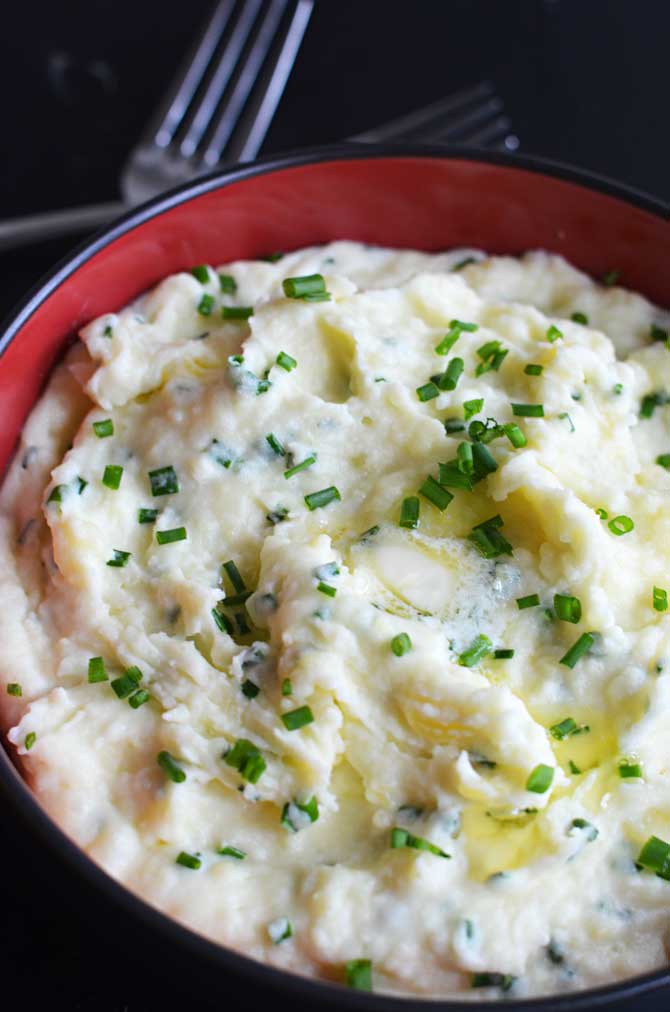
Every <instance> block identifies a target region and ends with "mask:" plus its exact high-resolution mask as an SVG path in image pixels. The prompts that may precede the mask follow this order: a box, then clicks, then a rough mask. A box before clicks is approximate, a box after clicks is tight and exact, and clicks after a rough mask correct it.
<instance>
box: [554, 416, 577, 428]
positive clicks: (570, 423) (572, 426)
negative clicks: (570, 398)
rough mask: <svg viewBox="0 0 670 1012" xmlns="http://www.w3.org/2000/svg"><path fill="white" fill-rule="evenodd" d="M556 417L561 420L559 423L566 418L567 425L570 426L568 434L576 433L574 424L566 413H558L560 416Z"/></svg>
mask: <svg viewBox="0 0 670 1012" xmlns="http://www.w3.org/2000/svg"><path fill="white" fill-rule="evenodd" d="M558 417H559V418H560V419H561V421H563V419H564V418H567V420H568V424H569V426H570V432H576V431H577V430H576V429H575V423H574V422H573V420H572V418H570V415H569V414H568V412H567V411H561V413H560V415H559V416H558Z"/></svg>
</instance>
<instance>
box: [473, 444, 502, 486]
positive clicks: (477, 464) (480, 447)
mask: <svg viewBox="0 0 670 1012" xmlns="http://www.w3.org/2000/svg"><path fill="white" fill-rule="evenodd" d="M472 457H473V460H474V468H475V475H476V477H477V478H485V477H486V475H487V474H493V472H494V471H497V470H498V465H497V464H496V462H495V459H494V457H493V455H492V454H491V451H490V450H489V449H488V447H486V446H484V444H483V443H473V444H472Z"/></svg>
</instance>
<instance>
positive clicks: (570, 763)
mask: <svg viewBox="0 0 670 1012" xmlns="http://www.w3.org/2000/svg"><path fill="white" fill-rule="evenodd" d="M568 768H569V769H570V772H571V773H572V775H573V777H578V776H579V774H580V773H581V772H582V771H581V770H580V768H579V766H577V764H576V763H573V761H572V759H568Z"/></svg>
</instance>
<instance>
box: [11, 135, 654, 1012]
mask: <svg viewBox="0 0 670 1012" xmlns="http://www.w3.org/2000/svg"><path fill="white" fill-rule="evenodd" d="M669 215H670V210H669V209H668V208H667V207H666V206H665V205H663V204H662V203H661V202H659V201H655V200H654V199H652V198H650V197H647V196H645V195H644V194H641V193H638V192H636V191H634V190H631V189H629V188H626V187H624V186H621V185H618V184H616V183H614V182H612V181H610V180H606V179H603V178H600V177H597V176H594V175H591V174H589V173H586V172H580V171H578V170H575V169H571V168H568V167H565V166H561V165H557V164H554V163H550V162H546V161H541V160H535V159H529V158H524V157H519V156H516V155H509V154H502V153H500V154H497V153H488V152H486V153H485V152H481V151H472V150H467V149H457V148H451V149H449V150H445V149H444V148H430V147H417V146H414V147H394V146H388V145H386V146H374V147H373V146H365V147H362V146H353V145H349V146H344V147H334V148H325V149H319V150H312V151H303V152H299V153H297V154H289V155H285V156H282V157H279V158H272V159H266V160H261V161H259V162H256V163H254V164H252V165H247V166H242V167H237V168H232V169H230V170H227V171H224V172H219V173H215V174H212V175H210V176H208V177H205V178H203V179H200V180H198V181H197V182H194V183H190V184H188V185H186V186H182V187H180V188H178V189H175V190H173V191H171V192H170V193H168V194H166V195H165V196H162V197H159V198H157V199H156V200H153V201H151V202H149V203H148V204H145V205H143V206H142V207H140V208H138V209H136V210H133V211H131V212H129V213H128V214H127V215H125V216H124V217H123V218H121V219H119V220H118V221H116V222H115V223H114V224H113V225H111V226H110V227H109V228H107V229H106V230H104V231H102V232H99V233H98V234H97V235H96V236H95V237H94V238H93V239H91V240H90V241H89V242H87V243H85V244H84V245H82V246H80V247H79V248H78V249H77V250H76V251H75V252H74V253H73V255H72V256H71V257H69V258H68V259H67V260H65V261H64V262H62V263H61V264H59V265H58V266H57V267H56V268H55V269H54V270H53V271H52V272H51V273H50V274H49V275H48V276H47V277H46V278H44V279H43V280H42V281H41V282H39V284H38V285H37V286H36V287H35V288H34V289H33V291H32V292H31V293H30V294H29V295H28V296H27V297H26V298H25V299H24V301H23V302H22V303H21V304H20V305H19V307H18V308H17V309H16V310H15V312H14V313H13V315H12V316H11V317H10V318H9V319H8V320H7V321H6V322H5V324H4V325H3V327H2V328H1V329H0V403H2V405H3V426H2V428H1V429H0V473H4V470H5V469H6V467H7V465H8V463H9V461H10V459H11V457H12V453H13V450H14V447H15V444H16V440H17V438H18V436H19V433H20V431H21V428H22V426H23V423H24V421H25V419H26V417H27V415H28V413H29V411H30V409H31V408H32V406H33V404H34V403H35V401H36V400H37V398H38V397H39V395H40V392H41V390H42V387H43V385H44V382H45V380H46V378H47V376H48V375H49V373H50V371H51V368H52V366H53V365H54V363H55V362H56V360H57V359H58V357H59V356H60V355H61V353H62V351H63V349H64V347H65V346H67V344H68V343H69V342H70V341H71V340H72V339H73V337H74V336H75V335H76V333H77V331H78V330H79V328H80V327H81V326H82V325H84V324H85V323H87V322H88V321H89V320H91V319H92V318H94V317H96V316H98V315H100V314H102V313H104V312H110V311H115V310H118V309H120V308H121V307H123V306H124V305H125V304H127V303H128V302H130V301H131V300H132V299H134V298H135V297H136V296H137V295H139V294H140V293H141V292H143V291H145V290H146V289H148V288H150V287H151V286H152V285H154V284H155V283H156V282H157V281H159V280H160V279H161V278H162V277H164V276H166V275H168V274H172V273H174V272H175V271H178V270H182V269H188V268H190V267H191V266H192V265H193V264H197V263H203V262H205V263H214V264H217V263H224V262H226V261H230V260H234V259H245V258H255V257H259V256H262V255H264V254H268V253H270V252H272V251H274V250H281V249H297V248H300V247H303V246H308V245H313V244H318V243H325V242H328V241H330V240H334V239H354V240H357V241H359V242H368V243H374V244H378V245H386V246H400V247H408V248H417V249H423V250H428V251H435V250H442V249H446V248H449V247H455V246H470V247H472V246H474V247H481V248H482V249H484V250H486V251H487V252H490V253H506V254H512V255H517V254H521V253H523V252H524V251H525V250H528V249H533V248H543V249H547V250H550V251H553V252H556V253H560V254H562V255H563V256H565V257H566V258H567V259H568V260H570V261H571V262H572V263H573V264H574V265H575V266H577V267H579V268H580V269H582V270H584V271H586V272H587V273H590V274H592V275H595V276H597V277H599V276H602V275H603V274H604V273H605V272H606V271H609V270H612V269H616V270H618V271H620V272H621V276H622V279H623V281H624V283H625V285H626V286H627V287H629V288H631V289H633V290H636V291H639V292H641V293H642V294H644V295H646V296H647V297H648V298H649V299H651V300H652V301H654V302H656V303H658V304H660V305H665V306H670V272H668V270H667V264H668V263H670V224H669V222H668V218H669ZM2 744H3V747H2V748H0V794H1V795H2V798H3V803H4V804H7V805H9V806H11V807H12V809H13V810H14V811H15V813H16V814H17V816H18V817H19V818H20V819H21V820H22V822H23V823H24V824H26V825H27V827H28V830H29V831H30V832H31V833H32V834H35V835H36V836H37V838H38V839H39V840H40V841H41V843H42V845H43V846H44V848H45V849H46V851H48V853H49V855H50V856H51V858H52V859H53V862H54V869H56V867H58V871H59V872H60V873H62V871H63V864H64V865H65V866H66V870H67V874H69V875H70V876H71V877H72V876H74V877H75V878H76V879H77V880H78V881H79V883H80V884H83V885H85V886H86V887H87V890H89V891H90V892H89V895H90V896H92V897H93V899H92V900H91V901H90V902H92V903H99V902H103V901H104V902H105V903H107V904H108V905H110V904H111V906H112V907H113V908H114V909H115V910H116V913H117V915H118V914H119V912H120V914H121V916H122V917H123V918H125V919H126V920H127V922H128V923H129V924H131V923H132V924H133V925H134V926H135V928H136V929H137V928H138V927H139V929H140V930H141V931H142V932H143V933H146V932H149V935H150V937H151V938H154V939H157V940H159V941H160V944H161V946H162V951H163V954H165V946H168V947H169V948H170V953H171V955H170V958H171V959H172V958H173V956H174V958H175V959H181V960H185V961H186V964H187V965H188V966H190V967H191V968H196V967H197V973H198V974H205V975H206V976H207V978H208V979H210V980H212V981H213V982H215V983H217V982H218V986H219V987H220V986H221V984H222V982H223V981H230V980H231V979H232V978H235V979H237V980H238V981H240V982H243V981H246V982H247V984H248V985H249V986H253V988H254V989H255V990H254V994H255V995H256V994H258V995H260V993H261V992H264V993H265V994H266V995H267V996H270V995H271V996H273V1000H274V1001H275V1002H276V1000H277V997H278V996H279V995H283V997H284V999H285V1000H287V1001H289V1000H290V1001H294V1002H296V1001H297V1002H302V1003H304V1004H305V1005H311V1006H314V1007H316V1006H318V1007H320V1008H327V1007H328V1008H331V1007H335V1006H337V1007H338V1008H340V1009H342V1008H344V1009H352V1010H353V1009H361V1010H369V1012H372V1010H379V1012H409V1010H410V1009H412V1010H413V1009H415V1008H416V1009H419V1008H420V1009H425V1010H427V1012H428V1010H434V1012H437V1010H438V1009H439V1010H441V1012H448V1010H449V1012H456V1010H463V1012H464V1010H466V1009H470V1010H471V1009H472V1008H473V1003H472V1001H446V1000H431V999H423V998H421V999H417V998H415V997H408V998H403V997H395V996H393V997H392V996H386V995H375V994H366V993H363V992H356V991H350V990H345V989H344V988H342V987H340V986H338V985H334V984H330V983H326V982H321V981H316V980H313V979H308V978H303V977H300V976H298V975H295V974H292V973H287V972H284V971H280V970H277V969H274V968H272V967H270V966H267V965H264V964H261V963H258V962H256V961H255V960H252V959H250V958H248V957H246V956H244V955H242V954H240V953H237V952H234V951H232V950H229V949H226V948H224V947H222V946H220V945H218V944H216V943H214V942H212V941H209V940H208V939H206V938H203V937H202V936H200V935H198V934H196V933H195V932H193V931H191V930H189V929H188V928H186V927H185V926H183V925H182V924H180V923H178V922H177V921H174V920H172V919H171V918H169V917H168V916H167V915H164V914H162V913H161V912H160V911H158V910H157V909H155V908H154V907H151V906H150V905H149V904H147V903H145V902H144V901H143V900H142V899H140V898H139V897H138V896H136V895H135V894H133V893H131V892H130V891H129V890H128V889H126V888H125V887H124V886H123V885H121V884H120V883H119V882H116V881H115V880H114V879H112V878H111V877H110V876H109V875H108V874H107V873H106V872H104V871H103V870H102V869H101V868H100V867H99V866H98V865H96V864H95V863H94V862H93V860H92V859H91V858H89V857H88V856H87V855H86V854H85V853H84V852H83V851H82V850H81V849H80V848H79V847H78V846H77V845H76V844H75V843H74V842H73V841H72V840H70V839H69V838H68V837H67V836H66V835H65V833H63V832H62V831H61V830H60V829H59V828H58V826H57V825H56V824H55V823H54V822H53V821H52V820H51V818H50V817H49V816H48V815H47V814H46V812H45V811H44V810H43V809H42V808H41V806H40V804H39V801H38V800H37V798H36V797H35V795H33V794H32V792H31V790H30V788H29V786H28V785H27V783H26V782H25V781H24V780H23V779H22V778H21V775H20V770H19V769H18V768H17V767H16V766H15V765H14V761H13V758H12V756H11V755H10V749H9V746H8V745H7V742H6V741H3V743H2ZM56 862H60V866H57V864H56ZM668 985H670V971H669V970H667V969H659V970H657V971H654V972H652V973H648V974H645V975H643V976H640V977H635V978H632V979H629V980H625V981H621V982H617V983H614V984H611V985H608V986H606V987H601V988H598V989H593V990H590V991H581V992H575V993H572V994H569V995H566V996H554V997H548V998H540V999H524V1000H509V1001H505V1003H504V1004H505V1008H506V1009H509V1010H513V1009H514V1010H516V1009H518V1010H519V1012H521V1010H522V1009H531V1008H532V1009H536V1010H546V1012H559V1010H565V1012H567V1010H571V1012H577V1010H586V1009H589V1010H590V1009H595V1008H599V1007H600V1008H602V1007H603V1006H605V1005H608V1006H609V1005H611V1003H612V1002H614V1001H617V1000H623V999H629V1000H633V999H634V1000H636V1001H637V1000H638V999H639V998H640V997H641V996H642V995H643V994H645V993H648V992H651V991H653V990H654V989H657V988H660V987H663V986H668ZM475 1007H479V1008H481V1009H488V1010H493V1009H499V1008H500V1003H499V1002H477V1003H476V1005H475Z"/></svg>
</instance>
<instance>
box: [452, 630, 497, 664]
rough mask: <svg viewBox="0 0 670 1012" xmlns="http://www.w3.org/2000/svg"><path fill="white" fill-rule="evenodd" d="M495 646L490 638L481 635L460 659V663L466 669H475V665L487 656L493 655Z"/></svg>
mask: <svg viewBox="0 0 670 1012" xmlns="http://www.w3.org/2000/svg"><path fill="white" fill-rule="evenodd" d="M492 649H493V644H492V643H491V640H490V639H489V638H488V636H484V635H483V634H480V635H479V636H477V637H476V638H475V639H474V640H473V642H472V643H471V644H470V646H469V647H468V649H467V650H464V651H463V653H462V654H461V655H460V657H459V658H458V663H459V664H460V665H461V666H462V667H464V668H473V667H474V666H475V664H479V662H480V661H481V660H483V659H484V657H486V655H487V654H490V653H491V650H492Z"/></svg>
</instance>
